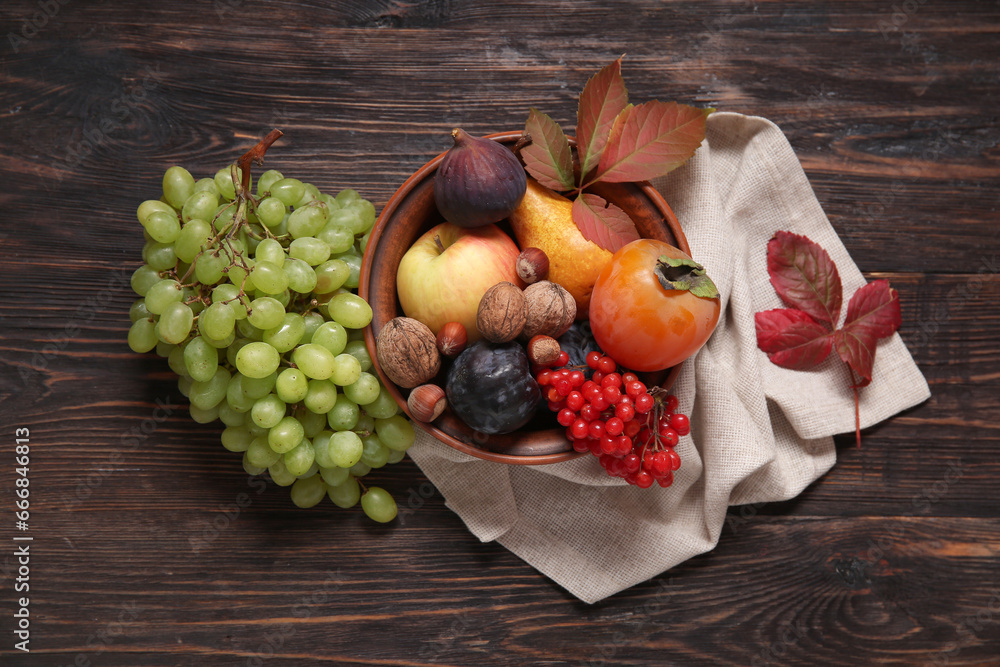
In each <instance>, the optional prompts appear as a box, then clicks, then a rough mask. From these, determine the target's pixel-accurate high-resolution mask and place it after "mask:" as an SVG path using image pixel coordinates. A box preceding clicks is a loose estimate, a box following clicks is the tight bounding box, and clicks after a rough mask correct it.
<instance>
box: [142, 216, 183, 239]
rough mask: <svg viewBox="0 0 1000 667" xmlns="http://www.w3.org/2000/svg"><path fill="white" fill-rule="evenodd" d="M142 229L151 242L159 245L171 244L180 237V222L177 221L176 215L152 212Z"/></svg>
mask: <svg viewBox="0 0 1000 667" xmlns="http://www.w3.org/2000/svg"><path fill="white" fill-rule="evenodd" d="M144 227H145V228H146V231H147V232H149V235H150V236H151V237H153V240H154V241H158V242H160V243H173V242H174V241H176V240H177V237H178V236H180V235H181V222H180V220H178V219H177V214H175V213H173V212H171V213H164V212H163V211H154V212H153V213H150V214H149V217H148V218H146V224H145V225H144Z"/></svg>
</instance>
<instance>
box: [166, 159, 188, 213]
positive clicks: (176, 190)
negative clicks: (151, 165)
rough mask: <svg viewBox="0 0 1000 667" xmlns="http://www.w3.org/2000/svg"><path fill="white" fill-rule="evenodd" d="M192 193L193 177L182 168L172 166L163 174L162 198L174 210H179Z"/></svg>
mask: <svg viewBox="0 0 1000 667" xmlns="http://www.w3.org/2000/svg"><path fill="white" fill-rule="evenodd" d="M193 192H194V176H192V175H191V172H189V171H188V170H187V169H185V168H184V167H179V166H176V165H175V166H173V167H170V168H169V169H167V171H166V172H165V173H164V174H163V196H164V198H165V199H166V200H167V201H168V202H170V205H171V206H173V207H174V208H180V207H181V206H183V205H184V202H185V201H187V199H188V197H190V196H191V194H192V193H193Z"/></svg>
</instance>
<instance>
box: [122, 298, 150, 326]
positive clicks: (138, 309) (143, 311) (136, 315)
mask: <svg viewBox="0 0 1000 667" xmlns="http://www.w3.org/2000/svg"><path fill="white" fill-rule="evenodd" d="M151 315H152V313H151V312H149V308H146V300H145V299H136V300H135V301H133V302H132V305H131V307H129V309H128V318H129V320H131V321H132V322H137V321H139V320H142V319H146V318H148V317H150V316H151Z"/></svg>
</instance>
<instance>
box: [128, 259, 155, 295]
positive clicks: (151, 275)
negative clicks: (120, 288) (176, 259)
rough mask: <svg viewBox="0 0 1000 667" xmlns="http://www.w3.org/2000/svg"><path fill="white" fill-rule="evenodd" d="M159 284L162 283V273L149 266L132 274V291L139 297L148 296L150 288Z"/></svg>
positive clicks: (143, 266) (141, 267)
mask: <svg viewBox="0 0 1000 667" xmlns="http://www.w3.org/2000/svg"><path fill="white" fill-rule="evenodd" d="M158 282H160V272H159V271H157V270H156V269H154V268H153V267H151V266H149V265H148V264H144V265H142V266H140V267H139V268H138V269H136V270H135V272H134V273H132V278H131V283H132V291H134V292H135V293H136V294H138V295H139V296H146V293H147V292H149V288H151V287H152V286H153V285H155V284H156V283H158Z"/></svg>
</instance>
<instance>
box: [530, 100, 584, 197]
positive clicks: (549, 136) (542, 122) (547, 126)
mask: <svg viewBox="0 0 1000 667" xmlns="http://www.w3.org/2000/svg"><path fill="white" fill-rule="evenodd" d="M524 131H525V132H526V133H527V134H528V135H530V136H531V143H529V144H528V145H527V146H524V147H523V148H522V149H521V159H523V160H524V168H525V169H526V170H527V171H528V173H529V174H531V175H532V176H533V177H534V178H535V180H536V181H538V182H539V183H541V184H542V185H544V186H545V187H547V188H552V189H553V190H572V189H573V186H574V181H573V151H572V149H571V148H570V146H569V139H567V138H566V135H565V133H563V131H562V128H561V127H559V125H558V123H556V122H555V121H554V120H552V118H550V117H549V116H547V115H546V114H544V113H542V112H541V111H539V110H537V109H531V110H530V111H529V112H528V121H527V122H526V123H525V125H524Z"/></svg>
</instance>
